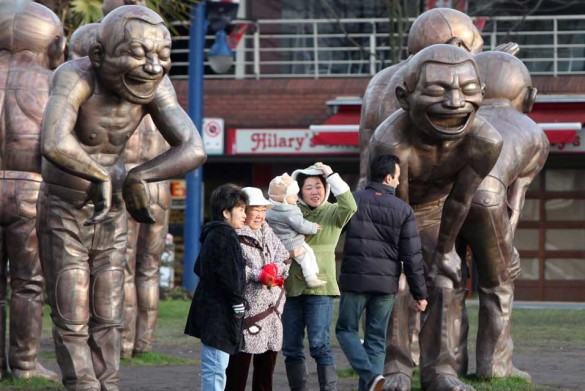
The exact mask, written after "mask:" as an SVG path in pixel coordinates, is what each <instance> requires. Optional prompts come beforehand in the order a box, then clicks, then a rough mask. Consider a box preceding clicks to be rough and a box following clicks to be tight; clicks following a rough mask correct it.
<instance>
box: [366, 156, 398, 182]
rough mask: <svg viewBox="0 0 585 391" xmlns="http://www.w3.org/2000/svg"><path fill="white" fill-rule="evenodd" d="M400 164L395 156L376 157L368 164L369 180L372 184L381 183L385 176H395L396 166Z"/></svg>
mask: <svg viewBox="0 0 585 391" xmlns="http://www.w3.org/2000/svg"><path fill="white" fill-rule="evenodd" d="M397 164H400V159H398V156H396V155H378V156H376V157H375V158H374V160H372V163H371V164H370V178H371V180H372V182H378V183H382V182H384V178H386V175H388V174H390V175H392V178H394V174H396V165H397Z"/></svg>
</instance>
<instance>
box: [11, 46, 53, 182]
mask: <svg viewBox="0 0 585 391" xmlns="http://www.w3.org/2000/svg"><path fill="white" fill-rule="evenodd" d="M51 74H52V71H50V70H48V69H46V68H44V67H42V66H40V65H38V64H37V63H36V62H35V61H34V55H33V54H32V53H30V52H28V51H22V52H18V53H16V54H12V53H11V52H9V51H6V50H2V51H0V170H5V171H24V172H35V173H40V172H41V150H40V141H41V121H42V118H43V110H44V108H45V106H46V104H47V101H48V99H49V83H50V78H51Z"/></svg>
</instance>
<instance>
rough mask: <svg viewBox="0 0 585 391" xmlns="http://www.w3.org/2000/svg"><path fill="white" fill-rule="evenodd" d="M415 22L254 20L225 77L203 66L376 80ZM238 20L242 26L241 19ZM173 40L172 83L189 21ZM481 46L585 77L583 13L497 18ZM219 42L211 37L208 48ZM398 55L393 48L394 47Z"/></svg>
mask: <svg viewBox="0 0 585 391" xmlns="http://www.w3.org/2000/svg"><path fill="white" fill-rule="evenodd" d="M412 21H413V19H408V20H407V19H405V20H404V21H402V22H401V23H402V24H403V27H404V29H403V31H405V33H404V34H403V36H402V38H400V36H399V34H397V33H395V32H391V31H390V22H389V20H388V19H384V18H379V19H339V20H331V19H278V20H258V21H254V22H250V23H251V24H252V26H251V28H250V29H249V30H248V31H249V32H248V33H246V34H245V35H244V36H243V37H242V39H241V41H240V43H239V45H238V46H237V48H236V50H235V53H236V55H235V64H234V67H233V68H232V70H231V71H230V72H229V73H227V74H223V75H218V74H214V73H213V72H212V71H211V70H210V69H209V68H208V67H206V71H205V72H206V75H205V77H206V78H229V79H234V78H235V79H249V78H255V79H260V78H301V77H302V78H315V79H317V78H326V77H363V76H371V75H373V74H375V73H376V72H377V71H379V70H380V69H382V68H384V67H387V66H389V65H392V60H391V58H392V50H393V48H392V47H391V46H390V45H389V42H400V41H401V42H402V45H400V46H401V47H400V50H399V51H398V53H399V54H400V56H399V58H400V59H403V58H405V55H406V32H407V31H408V28H409V26H410V24H411V23H412ZM238 23H242V22H241V21H240V22H238ZM177 27H178V30H179V31H180V30H181V29H182V30H183V31H184V32H185V33H184V35H180V34H179V35H177V36H175V37H174V38H173V51H172V57H173V68H172V70H171V77H172V78H177V79H181V78H187V75H188V65H189V63H188V52H189V49H188V46H189V35H188V24H187V23H182V24H181V23H179V24H178V26H177ZM482 36H483V39H484V49H485V50H489V49H492V48H494V47H496V46H497V45H499V44H502V43H505V42H516V43H518V44H519V45H520V48H521V49H520V53H519V54H518V57H519V58H520V59H521V60H522V61H524V63H525V64H526V65H527V67H528V68H529V70H530V71H531V73H532V74H533V75H549V76H559V75H576V74H585V15H567V16H527V17H525V18H522V19H521V18H518V17H492V18H488V19H487V20H486V23H485V25H484V28H483V30H482ZM213 39H214V37H213V36H208V37H206V40H207V45H206V46H207V48H209V47H211V44H212V42H213ZM394 46H395V47H394V50H396V46H397V45H394Z"/></svg>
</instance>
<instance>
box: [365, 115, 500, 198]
mask: <svg viewBox="0 0 585 391" xmlns="http://www.w3.org/2000/svg"><path fill="white" fill-rule="evenodd" d="M417 133H418V131H417V130H416V129H414V128H413V125H412V122H411V121H410V119H409V117H408V113H406V112H405V111H403V110H399V111H397V112H395V113H394V114H393V115H391V116H390V117H389V118H388V119H386V120H385V121H384V122H383V123H382V124H381V125H380V126H379V127H378V129H377V130H376V132H375V133H374V135H373V136H372V139H371V143H370V147H369V148H370V153H369V155H370V156H376V155H380V154H388V153H390V154H395V155H397V156H398V157H399V158H400V162H401V163H400V172H401V174H400V187H399V189H400V194H401V198H403V199H405V200H407V201H408V202H409V203H410V204H425V203H428V202H432V201H437V200H440V199H441V198H444V197H446V196H447V195H449V193H450V192H451V188H452V187H453V184H454V183H455V182H456V180H457V177H458V174H459V173H460V172H462V170H463V169H465V168H466V167H471V168H472V169H473V170H474V171H475V172H476V173H478V175H481V176H485V175H487V173H488V172H489V170H490V169H491V167H492V165H493V162H494V161H495V158H497V156H498V154H499V152H500V146H501V138H500V136H499V134H498V133H497V131H496V130H495V129H494V128H493V127H491V126H490V125H489V124H488V123H487V122H486V121H484V120H483V119H482V118H481V117H476V118H475V121H474V123H473V125H472V128H471V129H470V130H469V131H468V132H467V133H466V134H465V135H464V136H463V137H462V138H458V139H455V140H452V141H443V142H438V143H430V142H428V141H423V140H422V139H418V138H417V137H416V136H415V134H417ZM494 155H495V156H494ZM490 162H491V163H490ZM404 192H407V193H406V194H405V193H404Z"/></svg>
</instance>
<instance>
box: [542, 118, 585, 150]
mask: <svg viewBox="0 0 585 391" xmlns="http://www.w3.org/2000/svg"><path fill="white" fill-rule="evenodd" d="M538 125H539V126H540V127H541V128H542V130H544V133H546V136H547V137H548V140H549V141H550V143H551V144H553V145H554V144H572V143H574V142H575V141H576V140H577V131H579V130H581V128H582V127H583V126H582V124H581V123H580V122H552V123H551V122H540V123H539V124H538Z"/></svg>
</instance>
